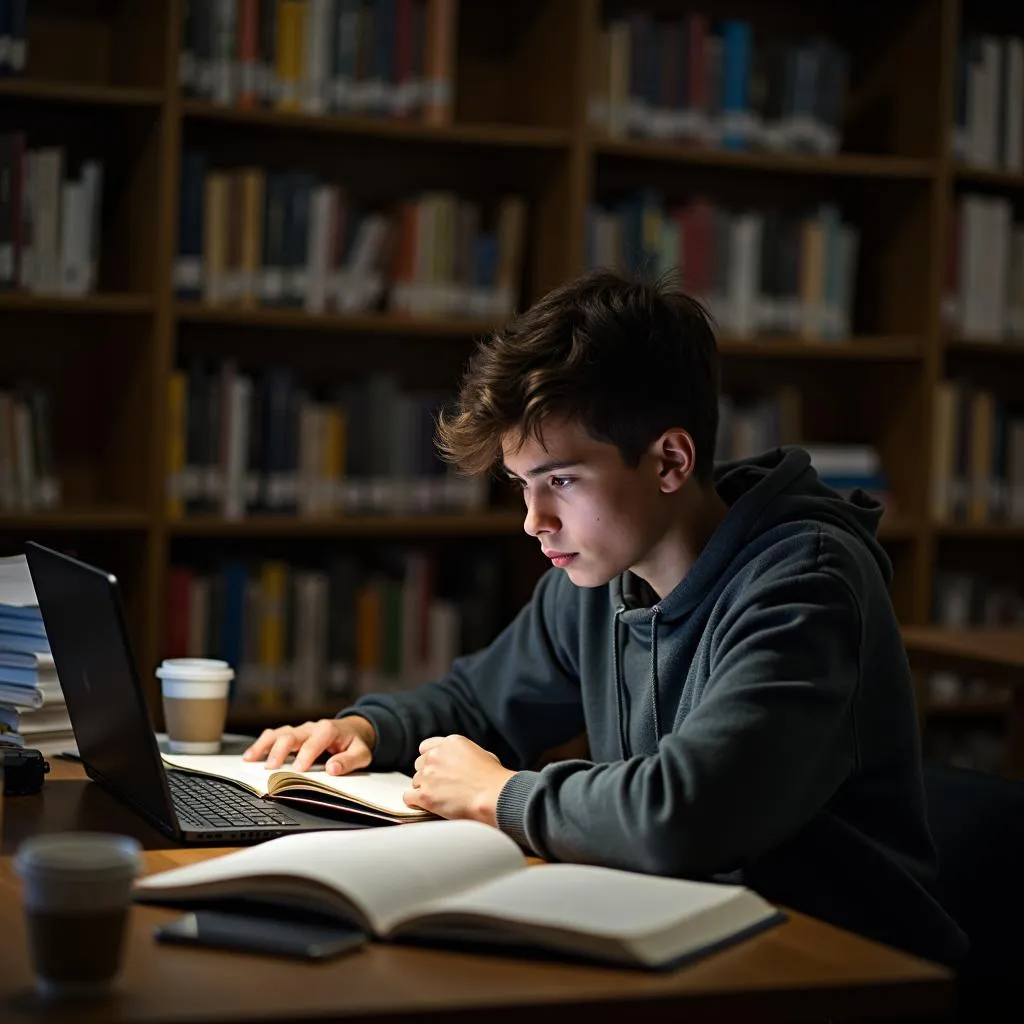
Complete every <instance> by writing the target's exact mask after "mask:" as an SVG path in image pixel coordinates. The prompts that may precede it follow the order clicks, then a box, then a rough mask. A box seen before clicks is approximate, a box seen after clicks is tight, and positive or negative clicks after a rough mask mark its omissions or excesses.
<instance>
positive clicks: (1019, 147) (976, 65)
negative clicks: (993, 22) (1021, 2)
mask: <svg viewBox="0 0 1024 1024" xmlns="http://www.w3.org/2000/svg"><path fill="white" fill-rule="evenodd" d="M955 97H956V100H955V110H954V116H953V126H952V131H951V133H950V146H951V149H952V155H953V158H954V159H955V160H958V161H960V162H961V163H963V164H966V165H967V166H968V167H976V168H981V169H985V170H1005V171H1009V172H1011V173H1014V174H1022V173H1024V39H1022V38H1020V36H1016V35H1002V36H1001V35H995V34H994V33H972V34H970V35H968V36H965V37H964V38H963V39H961V40H960V43H959V46H958V49H957V57H956V91H955Z"/></svg>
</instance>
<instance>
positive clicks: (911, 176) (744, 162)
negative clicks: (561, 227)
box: [592, 136, 937, 181]
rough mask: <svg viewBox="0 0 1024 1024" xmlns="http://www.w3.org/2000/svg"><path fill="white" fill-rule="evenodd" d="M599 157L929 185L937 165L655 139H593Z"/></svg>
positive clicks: (892, 158)
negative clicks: (775, 151)
mask: <svg viewBox="0 0 1024 1024" xmlns="http://www.w3.org/2000/svg"><path fill="white" fill-rule="evenodd" d="M592 145H593V148H594V152H595V153H596V154H597V155H598V156H599V157H625V158H629V159H635V160H657V161H662V162H669V163H680V164H692V165H694V166H703V167H720V168H726V169H728V168H735V169H737V170H750V171H758V172H762V171H763V172H769V173H774V174H802V175H804V174H810V175H828V176H833V177H855V178H899V179H908V180H920V181H929V180H931V179H932V178H933V177H934V175H935V173H936V167H937V164H936V162H935V161H933V160H924V159H914V158H911V157H900V156H872V155H867V154H864V155H860V154H854V153H840V154H837V155H836V156H813V155H808V156H804V155H801V154H796V153H769V152H733V151H731V150H725V149H712V148H709V147H701V146H687V145H684V144H683V143H679V142H667V141H665V142H663V141H659V140H656V139H608V138H601V137H598V136H594V137H592Z"/></svg>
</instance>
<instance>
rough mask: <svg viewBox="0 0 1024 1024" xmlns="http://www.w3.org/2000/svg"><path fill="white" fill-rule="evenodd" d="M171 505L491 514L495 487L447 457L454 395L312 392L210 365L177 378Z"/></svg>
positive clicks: (270, 372)
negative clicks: (440, 448)
mask: <svg viewBox="0 0 1024 1024" xmlns="http://www.w3.org/2000/svg"><path fill="white" fill-rule="evenodd" d="M167 395H168V397H167V401H168V412H169V422H170V438H169V445H168V456H167V457H168V466H167V474H168V475H167V506H168V514H169V515H170V516H171V517H173V518H180V517H181V516H185V515H204V514H205V515H219V516H223V517H224V518H227V519H240V518H242V517H243V516H247V515H254V514H264V515H298V516H302V517H311V518H315V517H324V516H337V515H365V514H368V515H377V514H399V515H413V514H427V513H439V512H472V511H479V510H480V509H482V508H484V507H485V505H486V501H487V480H486V478H485V477H483V476H477V477H467V476H464V475H462V474H459V473H457V472H456V471H455V470H454V469H453V468H452V467H450V466H448V465H447V464H446V463H444V462H442V461H441V459H440V458H439V457H438V456H437V453H436V451H435V449H434V444H433V435H434V423H435V419H436V416H437V414H438V411H439V410H440V409H441V407H442V405H443V404H444V403H445V402H446V400H447V398H448V396H447V394H444V393H440V392H435V391H426V390H415V391H412V390H409V389H407V388H405V387H403V386H402V384H401V383H400V381H399V380H398V379H397V378H396V377H394V376H392V375H390V374H387V373H373V374H370V375H369V376H367V377H365V378H360V379H354V380H349V381H347V382H344V383H339V384H337V385H332V384H329V383H327V384H318V385H315V386H310V385H307V384H306V383H305V382H303V381H302V380H301V379H300V378H299V377H298V375H297V373H295V372H294V371H292V370H291V369H289V368H287V367H280V366H274V367H268V368H266V369H264V370H263V371H262V372H260V373H258V374H257V373H253V374H250V373H246V372H244V371H243V370H242V369H240V367H239V366H238V364H237V362H235V361H234V360H230V359H229V360H225V361H223V362H221V363H219V364H216V363H215V364H212V365H211V364H209V363H208V362H207V361H205V360H202V359H200V358H195V359H193V360H191V361H190V364H189V366H188V369H187V370H176V371H174V372H173V373H172V374H171V376H170V379H169V383H168V392H167Z"/></svg>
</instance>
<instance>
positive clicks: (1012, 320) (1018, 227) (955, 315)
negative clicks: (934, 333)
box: [942, 192, 1024, 344]
mask: <svg viewBox="0 0 1024 1024" xmlns="http://www.w3.org/2000/svg"><path fill="white" fill-rule="evenodd" d="M942 316H943V321H944V323H945V325H946V327H947V328H948V329H949V330H950V331H951V332H953V333H955V334H956V335H959V336H962V337H965V338H967V339H968V340H971V341H1005V342H1007V343H1014V344H1020V343H1022V342H1024V220H1022V219H1021V218H1019V217H1015V215H1014V209H1013V204H1012V203H1011V202H1010V200H1009V199H1007V198H1005V197H1002V196H989V195H983V194H980V193H971V192H967V193H963V194H961V195H960V196H958V197H957V200H956V203H955V205H954V207H953V215H952V217H951V218H950V232H949V237H948V239H947V249H946V272H945V279H944V282H943V294H942Z"/></svg>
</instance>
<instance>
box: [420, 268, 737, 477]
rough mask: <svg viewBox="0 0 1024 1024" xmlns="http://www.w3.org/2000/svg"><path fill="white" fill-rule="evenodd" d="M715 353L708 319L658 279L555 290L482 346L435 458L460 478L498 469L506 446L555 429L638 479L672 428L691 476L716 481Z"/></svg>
mask: <svg viewBox="0 0 1024 1024" xmlns="http://www.w3.org/2000/svg"><path fill="white" fill-rule="evenodd" d="M718 385H719V364H718V347H717V345H716V343H715V335H714V331H713V330H712V327H711V322H710V318H709V316H708V314H707V312H706V311H705V309H704V307H703V306H702V305H701V304H700V303H699V302H698V301H696V300H695V299H693V298H691V297H690V296H688V295H686V294H685V293H684V292H682V291H681V290H680V289H679V288H678V287H676V285H675V283H674V279H673V278H670V277H667V276H666V277H664V278H661V279H659V280H657V281H644V280H642V279H639V278H631V277H627V276H624V275H622V274H619V273H617V272H613V271H610V270H599V271H594V272H592V273H589V274H586V275H584V276H583V277H580V278H578V279H577V280H575V281H572V282H570V283H569V284H565V285H562V286H560V287H558V288H555V289H554V290H553V291H551V292H549V293H548V294H547V295H545V296H544V297H543V298H542V299H541V300H540V301H539V302H537V303H535V304H534V305H533V306H531V307H530V308H529V309H527V310H525V311H524V312H522V313H520V314H519V315H518V316H516V317H515V318H513V319H512V321H511V322H510V323H509V324H508V325H507V326H506V327H504V328H502V329H500V330H498V331H496V332H495V333H494V334H493V335H492V336H491V337H490V338H488V339H487V340H486V341H484V342H483V343H482V344H481V345H480V347H479V348H478V349H477V351H476V352H475V353H474V355H473V357H472V358H471V359H470V362H469V366H468V368H467V370H466V373H465V375H464V377H463V380H462V384H461V387H460V389H459V396H458V401H457V403H456V406H455V408H454V409H453V410H452V411H451V412H449V413H446V414H443V415H442V416H441V417H440V418H439V421H438V427H437V443H438V448H439V450H440V453H441V455H442V457H444V458H446V459H447V460H448V461H450V462H453V463H455V464H456V465H457V466H459V467H460V468H461V469H462V470H464V471H465V472H467V473H481V472H485V471H487V470H488V469H490V468H492V467H493V466H494V465H495V464H496V463H497V461H498V460H499V459H500V457H501V454H502V451H501V442H502V438H503V437H504V436H505V435H506V434H508V433H509V432H510V431H518V432H519V434H520V438H521V440H525V439H527V438H529V437H533V438H535V439H537V440H542V432H543V427H544V424H545V422H547V421H548V420H549V419H551V418H564V419H567V420H570V421H574V422H577V423H579V424H580V425H582V426H583V428H584V429H585V430H586V431H587V432H588V433H589V434H590V435H591V436H592V437H594V438H596V439H597V440H600V441H606V442H609V443H611V444H614V445H615V446H616V447H617V448H618V449H619V451H620V452H621V454H622V458H623V461H624V462H625V463H626V465H628V466H631V467H635V466H637V465H638V464H639V462H640V458H641V456H642V455H643V453H644V452H645V451H646V450H647V448H648V446H649V445H650V444H651V442H652V441H654V440H655V439H656V438H657V437H659V436H660V435H661V434H662V433H663V432H664V431H665V430H668V429H669V428H670V427H679V428H682V429H683V430H685V431H686V432H687V433H688V434H689V435H690V436H691V437H692V438H693V443H694V447H695V449H696V465H695V467H694V475H695V476H696V477H697V479H698V480H699V481H701V482H702V483H707V482H708V481H709V480H710V479H711V469H712V463H713V459H714V451H715V437H716V434H717V432H718Z"/></svg>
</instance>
